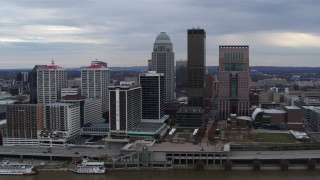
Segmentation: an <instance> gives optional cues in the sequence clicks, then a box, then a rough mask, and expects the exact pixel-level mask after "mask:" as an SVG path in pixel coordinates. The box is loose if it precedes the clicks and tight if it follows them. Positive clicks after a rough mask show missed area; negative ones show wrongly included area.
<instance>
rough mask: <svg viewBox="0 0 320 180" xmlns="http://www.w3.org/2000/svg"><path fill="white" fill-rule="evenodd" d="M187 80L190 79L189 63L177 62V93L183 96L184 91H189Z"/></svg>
mask: <svg viewBox="0 0 320 180" xmlns="http://www.w3.org/2000/svg"><path fill="white" fill-rule="evenodd" d="M187 79H188V71H187V61H183V60H180V61H176V88H177V93H179V94H180V93H181V94H183V91H186V90H187ZM181 91H182V92H181ZM177 97H178V95H177Z"/></svg>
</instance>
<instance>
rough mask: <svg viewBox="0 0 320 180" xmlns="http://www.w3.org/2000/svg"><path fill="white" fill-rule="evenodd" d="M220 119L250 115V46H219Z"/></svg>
mask: <svg viewBox="0 0 320 180" xmlns="http://www.w3.org/2000/svg"><path fill="white" fill-rule="evenodd" d="M218 100H219V104H218V108H219V117H220V119H227V118H228V117H229V116H230V114H237V115H238V116H248V115H249V107H250V103H249V46H219V93H218Z"/></svg>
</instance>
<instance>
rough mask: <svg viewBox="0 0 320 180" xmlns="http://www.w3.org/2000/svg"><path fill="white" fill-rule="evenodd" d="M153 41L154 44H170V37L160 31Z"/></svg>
mask: <svg viewBox="0 0 320 180" xmlns="http://www.w3.org/2000/svg"><path fill="white" fill-rule="evenodd" d="M154 43H155V44H160V43H170V44H171V39H170V37H169V36H168V34H167V33H166V32H161V33H160V34H159V35H158V36H157V38H156V41H155V42H154Z"/></svg>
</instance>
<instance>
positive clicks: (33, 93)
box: [29, 65, 46, 104]
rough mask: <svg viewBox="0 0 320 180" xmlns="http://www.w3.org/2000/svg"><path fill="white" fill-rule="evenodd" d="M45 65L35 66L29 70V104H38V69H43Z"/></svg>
mask: <svg viewBox="0 0 320 180" xmlns="http://www.w3.org/2000/svg"><path fill="white" fill-rule="evenodd" d="M45 66H46V65H36V66H34V68H33V69H32V70H31V72H30V75H29V79H30V103H31V104H37V103H38V93H37V92H38V71H37V70H38V69H40V68H44V67H45Z"/></svg>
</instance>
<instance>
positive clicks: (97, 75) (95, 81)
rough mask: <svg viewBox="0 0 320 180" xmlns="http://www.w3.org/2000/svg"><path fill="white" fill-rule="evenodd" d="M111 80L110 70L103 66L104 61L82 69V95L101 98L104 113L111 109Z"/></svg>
mask: <svg viewBox="0 0 320 180" xmlns="http://www.w3.org/2000/svg"><path fill="white" fill-rule="evenodd" d="M94 62H97V61H94ZM109 82H110V71H109V69H108V68H107V67H105V66H103V63H99V64H94V63H93V64H91V66H88V67H85V68H84V69H82V70H81V95H82V96H85V97H86V98H97V99H101V100H102V113H103V114H106V113H107V111H108V109H109V107H108V104H109V103H108V102H109V93H108V86H109Z"/></svg>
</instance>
